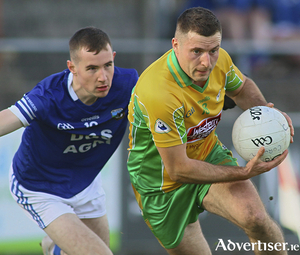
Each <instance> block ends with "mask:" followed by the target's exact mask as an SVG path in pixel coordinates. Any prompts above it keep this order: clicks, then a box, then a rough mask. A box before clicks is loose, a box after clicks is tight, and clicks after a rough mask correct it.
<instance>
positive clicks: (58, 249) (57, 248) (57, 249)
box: [53, 245, 61, 255]
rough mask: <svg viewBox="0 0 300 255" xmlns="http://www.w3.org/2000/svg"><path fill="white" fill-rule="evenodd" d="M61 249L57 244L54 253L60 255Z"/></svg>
mask: <svg viewBox="0 0 300 255" xmlns="http://www.w3.org/2000/svg"><path fill="white" fill-rule="evenodd" d="M60 251H61V249H60V248H59V247H58V246H57V245H55V246H54V250H53V255H60Z"/></svg>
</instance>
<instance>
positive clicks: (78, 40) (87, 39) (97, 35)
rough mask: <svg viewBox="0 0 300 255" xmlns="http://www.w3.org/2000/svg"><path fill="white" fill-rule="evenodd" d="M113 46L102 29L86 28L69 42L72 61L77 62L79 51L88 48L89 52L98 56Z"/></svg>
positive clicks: (79, 31)
mask: <svg viewBox="0 0 300 255" xmlns="http://www.w3.org/2000/svg"><path fill="white" fill-rule="evenodd" d="M107 44H109V45H110V46H111V42H110V39H109V37H108V35H107V34H106V33H105V32H104V31H102V30H101V29H98V28H95V27H85V28H82V29H80V30H78V31H77V32H76V33H75V34H74V35H73V36H72V37H71V39H70V41H69V48H70V57H71V60H73V61H77V60H78V56H77V51H78V50H80V49H82V48H86V49H87V51H88V52H95V55H96V54H98V53H99V52H100V51H101V50H103V49H106V48H107Z"/></svg>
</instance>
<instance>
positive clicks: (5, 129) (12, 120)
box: [0, 109, 23, 136]
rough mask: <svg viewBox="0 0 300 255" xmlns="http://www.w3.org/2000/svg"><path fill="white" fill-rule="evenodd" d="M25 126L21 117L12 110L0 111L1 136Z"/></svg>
mask: <svg viewBox="0 0 300 255" xmlns="http://www.w3.org/2000/svg"><path fill="white" fill-rule="evenodd" d="M21 127H23V124H22V122H21V121H20V120H19V118H18V117H17V116H16V115H15V114H13V113H12V112H11V111H10V110H8V109H5V110H2V111H1V112H0V136H3V135H6V134H9V133H11V132H13V131H15V130H17V129H19V128H21Z"/></svg>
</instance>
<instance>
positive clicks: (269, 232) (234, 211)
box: [203, 180, 287, 255]
mask: <svg viewBox="0 0 300 255" xmlns="http://www.w3.org/2000/svg"><path fill="white" fill-rule="evenodd" d="M203 207H204V208H205V209H206V210H207V211H209V212H211V213H214V214H217V215H219V216H222V217H223V218H225V219H228V220H230V221H231V222H233V223H234V224H236V225H237V226H239V227H241V228H242V229H243V230H244V231H245V233H246V234H247V235H248V237H249V239H250V241H251V242H252V243H257V242H258V241H260V242H264V243H269V242H273V243H276V242H280V243H284V238H283V235H282V232H281V230H280V228H279V227H278V225H277V224H276V223H275V222H274V221H273V220H272V219H271V217H270V216H269V215H268V214H267V212H266V210H265V208H264V205H263V203H262V202H261V199H260V197H259V195H258V193H257V191H256V189H255V187H254V185H253V184H252V182H251V181H250V180H246V181H238V182H231V183H222V184H213V185H212V186H211V188H210V190H209V192H208V194H207V195H206V197H205V198H204V200H203ZM254 247H256V251H255V254H257V255H258V254H277V255H278V254H282V255H283V254H287V252H286V251H276V250H274V251H259V250H258V249H257V248H258V247H257V245H255V246H254Z"/></svg>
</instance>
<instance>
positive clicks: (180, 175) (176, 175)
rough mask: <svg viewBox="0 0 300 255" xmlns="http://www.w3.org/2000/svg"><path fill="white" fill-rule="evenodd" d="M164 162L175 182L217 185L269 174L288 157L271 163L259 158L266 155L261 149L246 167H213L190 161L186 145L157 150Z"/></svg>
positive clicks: (198, 161)
mask: <svg viewBox="0 0 300 255" xmlns="http://www.w3.org/2000/svg"><path fill="white" fill-rule="evenodd" d="M157 149H158V151H159V153H160V155H161V157H162V160H163V162H164V165H165V168H166V171H167V172H168V174H169V176H170V178H171V179H172V180H173V181H176V182H180V183H198V184H203V183H217V182H229V181H237V180H246V179H249V178H251V177H253V176H256V175H259V174H261V173H264V172H267V171H269V170H271V169H272V168H274V167H276V166H278V165H279V164H280V163H281V162H282V161H283V160H284V159H285V157H286V156H287V153H288V151H287V150H286V151H285V152H284V153H283V154H282V155H280V156H279V157H277V158H275V159H274V160H272V161H269V162H262V161H260V160H259V158H260V157H261V156H262V155H263V153H264V148H263V147H262V148H260V150H259V151H258V153H257V155H256V156H255V157H254V158H253V159H251V160H250V161H249V162H248V163H247V165H246V166H245V167H240V166H222V165H213V164H210V163H207V162H204V161H200V160H195V159H190V158H188V157H187V155H186V144H182V145H178V146H173V147H168V148H161V147H158V148H157Z"/></svg>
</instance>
